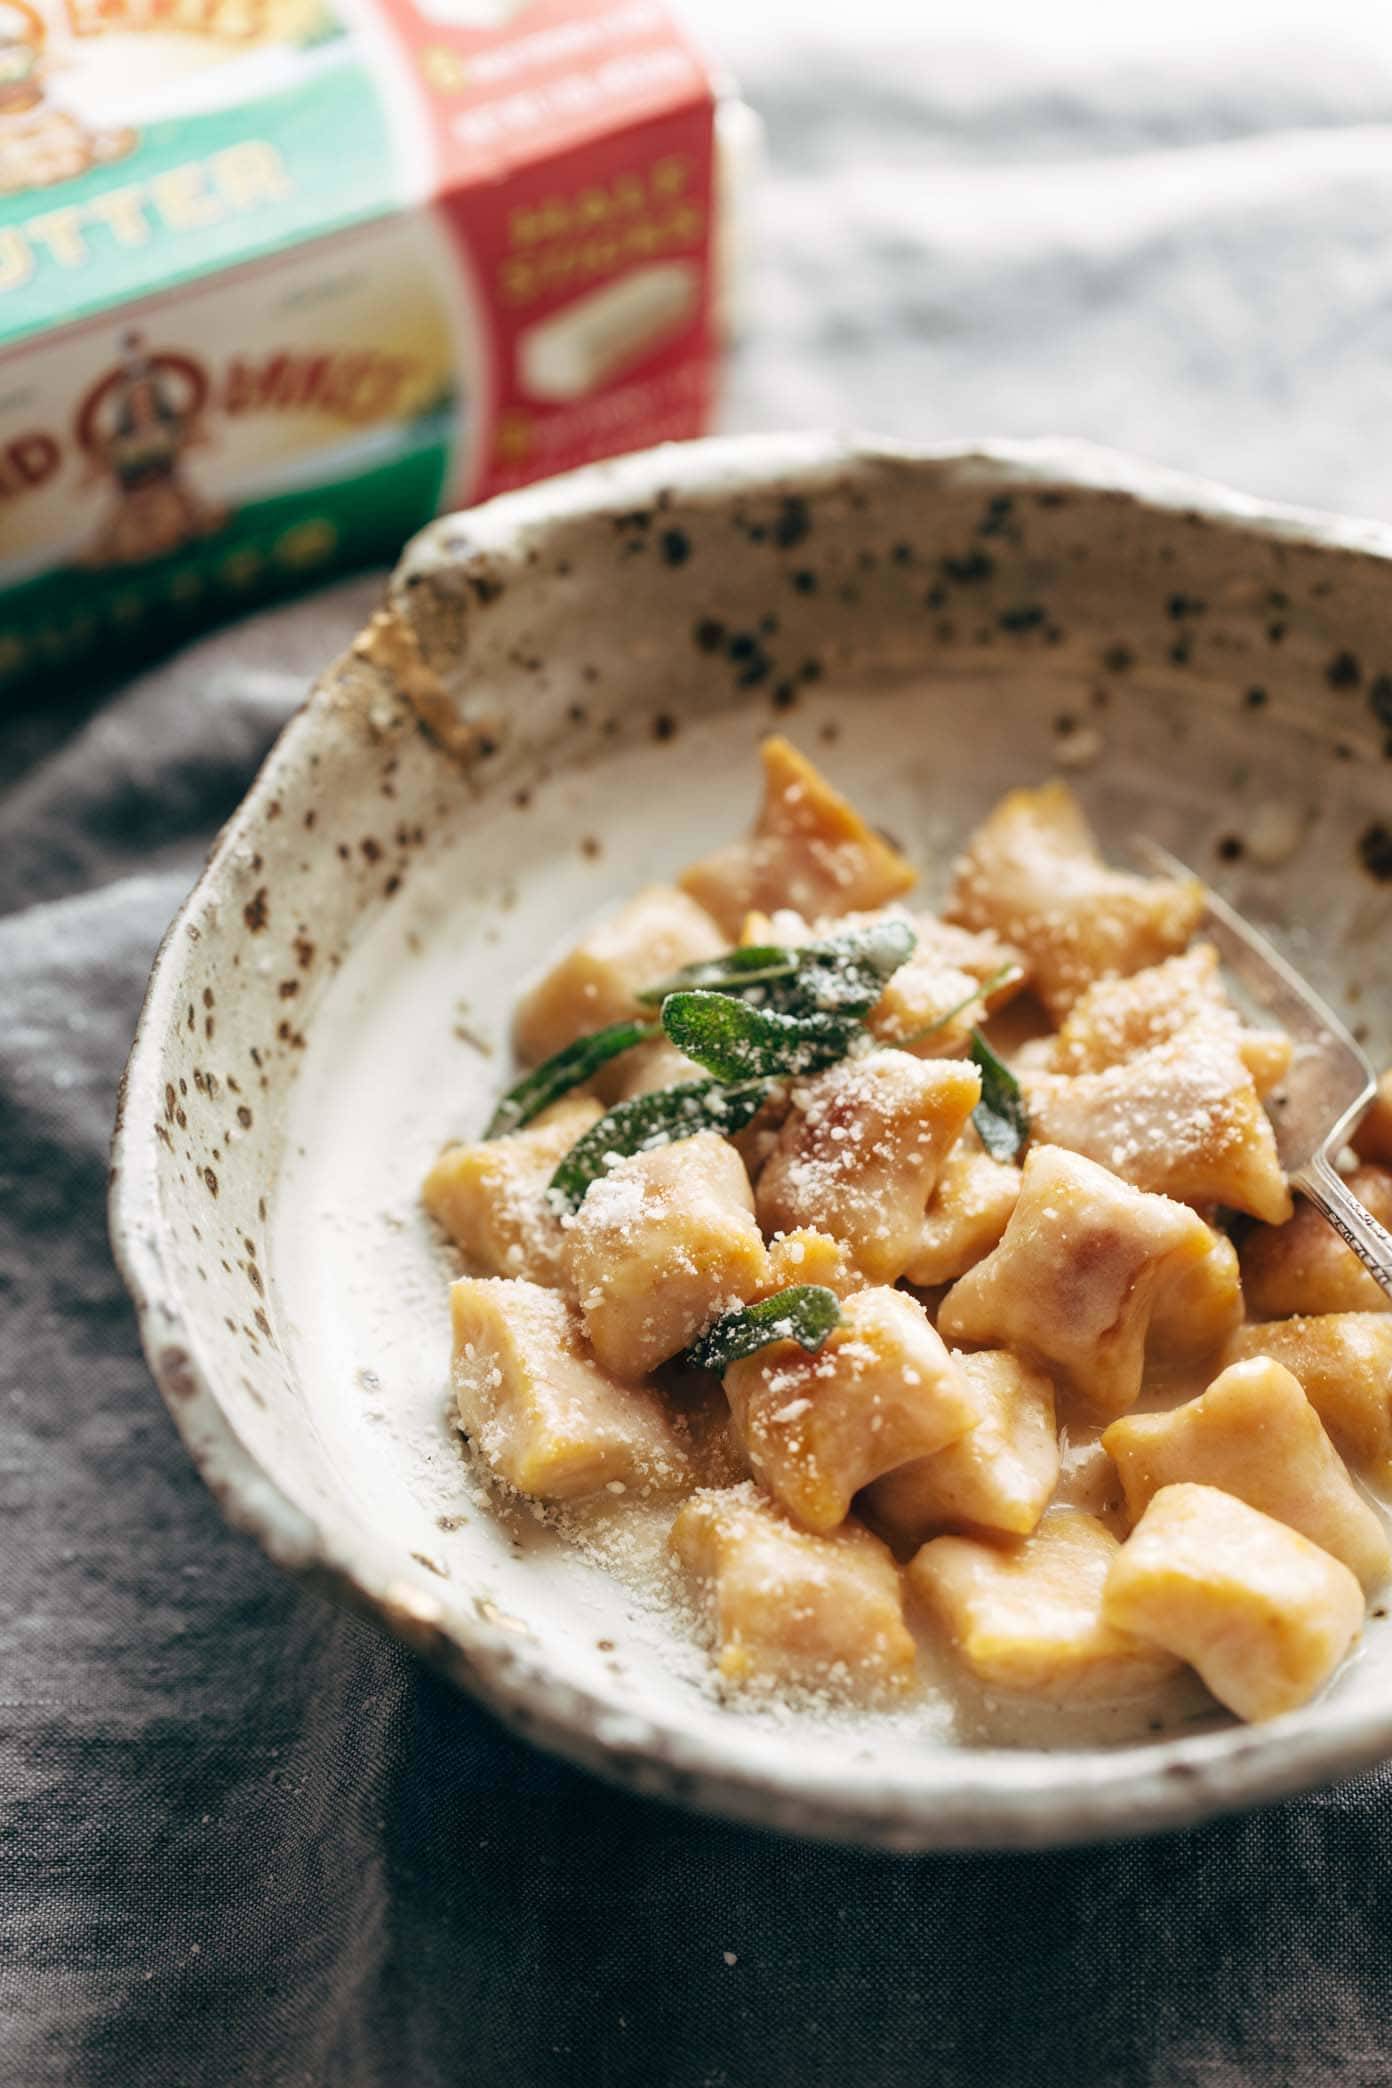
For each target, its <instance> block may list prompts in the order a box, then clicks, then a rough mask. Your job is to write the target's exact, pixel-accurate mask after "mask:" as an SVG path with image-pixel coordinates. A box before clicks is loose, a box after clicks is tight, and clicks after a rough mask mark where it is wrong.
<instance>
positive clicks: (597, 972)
mask: <svg viewBox="0 0 1392 2088" xmlns="http://www.w3.org/2000/svg"><path fill="white" fill-rule="evenodd" d="M724 948H725V938H724V937H723V936H722V934H721V933H720V930H719V929H718V928H717V926H716V924H715V922H714V921H713V920H712V919H711V917H710V915H709V914H708V913H706V912H705V911H704V910H703V909H702V908H701V907H700V906H698V905H697V904H696V902H695V900H694V899H691V898H689V897H688V896H687V894H686V893H685V892H679V891H678V890H677V889H676V888H675V886H673V885H649V886H648V887H647V889H646V890H645V891H642V892H639V893H638V894H637V895H636V897H634V898H632V899H630V900H629V902H628V904H627V905H626V906H621V907H620V908H619V910H618V912H617V913H614V914H611V915H609V917H608V918H607V919H606V920H603V921H601V922H600V923H599V926H598V927H597V928H592V929H591V930H590V932H589V934H588V935H586V936H584V937H583V938H582V939H581V940H580V941H579V942H578V943H577V944H576V945H575V948H574V949H573V950H572V951H571V952H570V954H569V955H568V956H566V957H563V958H562V959H561V961H560V963H559V964H558V965H556V966H555V967H554V969H553V970H551V971H549V972H548V973H547V974H546V977H545V978H544V979H542V980H541V981H540V982H539V983H538V984H537V985H536V986H534V987H533V988H532V990H531V992H530V993H528V994H526V995H525V996H524V998H523V999H522V1001H521V1002H520V1004H519V1006H518V1009H517V1015H516V1019H515V1022H514V1025H513V1036H514V1041H515V1042H516V1045H517V1050H518V1054H519V1056H520V1057H522V1058H523V1059H525V1060H527V1061H529V1062H534V1061H536V1060H538V1059H545V1058H550V1057H551V1055H552V1053H553V1052H556V1051H559V1050H561V1048H562V1047H563V1046H564V1045H566V1044H569V1043H571V1042H572V1041H573V1039H574V1038H576V1037H581V1036H584V1035H585V1034H586V1033H587V1032H588V1031H589V1030H597V1029H603V1028H605V1027H606V1025H607V1024H609V1023H611V1022H623V1021H624V1020H626V1019H627V1018H628V1017H629V1016H632V1015H639V1014H642V1013H643V1012H644V1010H643V1008H642V1005H641V1003H640V1002H639V1001H638V1000H637V998H636V996H637V994H638V993H640V992H641V991H642V990H643V988H644V987H648V986H657V985H660V984H661V982H662V980H663V979H665V978H667V977H669V976H670V974H671V973H672V972H674V971H677V970H679V969H680V968H681V966H682V965H684V964H694V963H695V962H696V961H697V960H698V959H700V958H703V957H718V956H719V954H720V952H721V951H722V950H723V949H724ZM648 1012H651V1011H648Z"/></svg>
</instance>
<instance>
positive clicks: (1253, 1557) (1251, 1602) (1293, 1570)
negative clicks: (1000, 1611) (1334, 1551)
mask: <svg viewBox="0 0 1392 2088" xmlns="http://www.w3.org/2000/svg"><path fill="white" fill-rule="evenodd" d="M1103 1613H1104V1615H1105V1617H1106V1619H1107V1622H1108V1623H1109V1624H1111V1625H1112V1626H1114V1627H1115V1628H1116V1629H1117V1630H1118V1631H1129V1632H1133V1633H1134V1634H1135V1635H1136V1636H1137V1637H1138V1638H1141V1639H1144V1640H1147V1641H1148V1642H1150V1643H1151V1644H1153V1645H1156V1646H1160V1647H1162V1648H1164V1649H1165V1651H1167V1652H1169V1653H1173V1654H1175V1655H1177V1656H1178V1658H1179V1659H1181V1660H1187V1661H1188V1662H1189V1664H1190V1666H1191V1667H1194V1668H1197V1670H1198V1672H1199V1674H1200V1676H1201V1677H1202V1679H1203V1681H1204V1682H1205V1683H1206V1685H1207V1687H1208V1688H1209V1690H1210V1691H1211V1692H1212V1694H1213V1695H1214V1696H1216V1697H1217V1699H1218V1701H1219V1703H1220V1704H1223V1705H1225V1706H1226V1707H1227V1709H1228V1710H1229V1711H1234V1712H1236V1714H1237V1716H1238V1717H1239V1718H1245V1719H1251V1720H1257V1719H1267V1718H1277V1717H1279V1716H1280V1714H1281V1713H1282V1712H1283V1711H1295V1710H1298V1709H1299V1707H1300V1706H1301V1705H1302V1704H1306V1703H1308V1702H1309V1700H1310V1698H1311V1697H1312V1696H1314V1695H1315V1694H1316V1692H1317V1691H1318V1690H1320V1689H1322V1688H1323V1687H1324V1685H1325V1683H1326V1682H1327V1681H1328V1680H1329V1678H1330V1676H1331V1675H1332V1674H1333V1672H1334V1670H1335V1668H1336V1667H1337V1666H1338V1665H1339V1662H1340V1661H1341V1660H1342V1659H1343V1657H1344V1655H1345V1654H1346V1653H1347V1652H1348V1650H1349V1647H1350V1646H1351V1645H1352V1644H1353V1642H1354V1640H1355V1639H1356V1638H1357V1636H1358V1633H1359V1630H1360V1629H1361V1627H1362V1623H1363V1590H1362V1589H1361V1588H1360V1587H1359V1585H1358V1582H1357V1580H1356V1579H1355V1578H1354V1576H1353V1575H1352V1574H1351V1573H1350V1572H1349V1569H1348V1567H1347V1566H1344V1565H1342V1564H1341V1563H1340V1562H1339V1560H1338V1559H1333V1558H1331V1557H1330V1555H1329V1553H1328V1552H1326V1551H1322V1550H1321V1549H1320V1547H1319V1546H1318V1545H1317V1544H1312V1543H1311V1542H1310V1540H1309V1538H1308V1537H1302V1536H1301V1535H1300V1533H1299V1532H1298V1531H1297V1530H1292V1529H1290V1528H1289V1527H1288V1526H1287V1525H1286V1524H1285V1523H1282V1522H1277V1521H1276V1520H1275V1518H1274V1517H1273V1516H1270V1515H1264V1514H1262V1512H1261V1511H1260V1510H1259V1509H1257V1508H1252V1507H1249V1506H1248V1504H1247V1502H1246V1501H1239V1500H1237V1499H1236V1498H1235V1496H1234V1495H1232V1494H1229V1493H1223V1492H1221V1491H1220V1490H1219V1489H1218V1488H1217V1487H1213V1486H1197V1485H1190V1484H1180V1485H1174V1486H1162V1487H1161V1489H1160V1491H1159V1492H1158V1493H1156V1494H1154V1495H1153V1496H1152V1497H1151V1500H1150V1502H1149V1504H1148V1505H1147V1507H1146V1510H1145V1513H1144V1514H1143V1515H1142V1517H1141V1519H1140V1521H1139V1522H1138V1523H1137V1525H1136V1527H1135V1529H1134V1530H1133V1531H1132V1532H1131V1535H1130V1536H1129V1537H1128V1538H1127V1540H1126V1542H1125V1544H1124V1545H1123V1546H1122V1548H1121V1552H1120V1554H1119V1556H1118V1558H1117V1560H1116V1563H1115V1564H1114V1565H1113V1567H1112V1569H1111V1572H1110V1573H1109V1574H1108V1576H1107V1585H1106V1589H1105V1592H1104V1596H1103Z"/></svg>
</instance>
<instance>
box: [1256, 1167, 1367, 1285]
mask: <svg viewBox="0 0 1392 2088" xmlns="http://www.w3.org/2000/svg"><path fill="white" fill-rule="evenodd" d="M1348 1187H1349V1188H1350V1189H1351V1190H1352V1191H1353V1194H1354V1195H1355V1196H1356V1197H1357V1198H1358V1201H1359V1202H1360V1203H1361V1204H1362V1205H1363V1206H1364V1208H1365V1209H1366V1210H1369V1211H1371V1212H1372V1214H1373V1216H1374V1218H1376V1219H1377V1220H1378V1221H1379V1222H1380V1223H1381V1224H1383V1225H1389V1226H1392V1172H1389V1170H1388V1169H1387V1168H1385V1167H1357V1168H1355V1169H1354V1171H1353V1173H1352V1174H1351V1175H1349V1177H1348ZM1242 1287H1243V1290H1244V1292H1245V1293H1246V1298H1247V1309H1248V1311H1249V1312H1250V1313H1251V1315H1252V1317H1253V1319H1287V1318H1290V1317H1291V1316H1293V1315H1294V1314H1296V1313H1305V1314H1319V1313H1326V1312H1392V1298H1389V1297H1388V1295H1387V1293H1386V1291H1385V1290H1384V1289H1383V1287H1382V1285H1381V1284H1380V1283H1379V1282H1378V1281H1377V1279H1376V1277H1374V1276H1370V1275H1369V1273H1368V1271H1367V1270H1366V1269H1365V1268H1364V1266H1363V1264H1362V1262H1361V1261H1360V1260H1359V1259H1358V1256H1357V1255H1356V1254H1355V1253H1354V1251H1353V1249H1352V1248H1351V1247H1346V1246H1345V1245H1344V1243H1343V1241H1342V1240H1341V1239H1340V1238H1339V1235H1338V1234H1337V1233H1336V1232H1335V1230H1334V1228H1333V1226H1332V1225H1331V1224H1330V1223H1329V1221H1328V1220H1327V1219H1325V1218H1322V1217H1321V1216H1320V1214H1319V1212H1318V1211H1317V1210H1316V1209H1315V1207H1314V1205H1313V1204H1308V1203H1306V1202H1304V1201H1303V1199H1302V1200H1301V1201H1300V1202H1299V1203H1297V1204H1296V1207H1295V1216H1294V1217H1293V1218H1289V1219H1287V1221H1286V1223H1285V1224H1284V1225H1279V1226H1278V1225H1259V1226H1258V1227H1257V1228H1256V1229H1255V1231H1253V1232H1250V1233H1249V1234H1248V1235H1247V1238H1246V1239H1245V1240H1244V1241H1243V1243H1242Z"/></svg>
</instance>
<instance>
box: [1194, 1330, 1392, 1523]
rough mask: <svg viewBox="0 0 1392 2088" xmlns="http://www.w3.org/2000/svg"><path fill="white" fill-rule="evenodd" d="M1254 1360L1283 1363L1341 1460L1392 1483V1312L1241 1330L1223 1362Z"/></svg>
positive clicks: (1235, 1335) (1391, 1484)
mask: <svg viewBox="0 0 1392 2088" xmlns="http://www.w3.org/2000/svg"><path fill="white" fill-rule="evenodd" d="M1249 1356H1271V1357H1274V1359H1275V1360H1276V1362H1278V1363H1284V1364H1285V1366H1286V1369H1287V1370H1289V1371H1290V1372H1292V1374H1293V1375H1294V1376H1295V1377H1297V1378H1298V1379H1299V1380H1300V1382H1301V1384H1302V1385H1303V1386H1304V1388H1305V1396H1306V1398H1307V1399H1308V1400H1309V1402H1310V1404H1311V1406H1312V1407H1313V1408H1314V1410H1315V1412H1316V1413H1317V1414H1318V1415H1319V1417H1320V1419H1321V1421H1322V1422H1323V1423H1324V1425H1325V1427H1326V1428H1327V1429H1328V1430H1329V1433H1330V1435H1331V1436H1332V1437H1333V1438H1334V1441H1335V1443H1336V1444H1337V1445H1338V1447H1339V1449H1340V1450H1341V1451H1342V1452H1343V1454H1344V1456H1345V1457H1347V1458H1348V1459H1349V1460H1350V1462H1351V1463H1352V1464H1354V1465H1355V1466H1357V1467H1358V1468H1359V1469H1360V1470H1361V1471H1362V1472H1363V1473H1364V1474H1365V1475H1366V1476H1367V1477H1368V1478H1370V1479H1372V1480H1374V1481H1375V1482H1376V1483H1377V1484H1378V1485H1380V1486H1392V1315H1388V1314H1386V1313H1378V1312H1328V1313H1321V1314H1319V1315H1317V1316H1316V1317H1314V1318H1310V1319H1288V1320H1268V1321H1266V1322H1265V1323H1263V1324H1261V1325H1258V1326H1248V1327H1240V1328H1239V1329H1238V1331H1237V1333H1236V1334H1234V1335H1233V1336H1232V1338H1231V1339H1230V1340H1229V1342H1228V1345H1227V1347H1226V1348H1225V1349H1224V1351H1223V1360H1224V1362H1227V1363H1238V1362H1242V1361H1244V1360H1245V1359H1246V1358H1247V1357H1249Z"/></svg>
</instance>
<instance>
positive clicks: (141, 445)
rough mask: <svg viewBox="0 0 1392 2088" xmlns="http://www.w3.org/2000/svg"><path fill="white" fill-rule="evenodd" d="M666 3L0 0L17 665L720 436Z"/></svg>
mask: <svg viewBox="0 0 1392 2088" xmlns="http://www.w3.org/2000/svg"><path fill="white" fill-rule="evenodd" d="M716 117H717V110H716V104H715V96H714V93H713V90H712V85H711V80H710V77H709V74H708V72H707V71H706V69H705V67H704V66H703V64H702V62H701V60H700V58H699V56H698V55H697V53H696V52H695V50H694V49H693V48H692V46H691V45H690V44H689V43H688V41H687V39H686V37H685V36H684V35H683V33H682V31H681V30H680V28H679V27H678V26H677V24H676V23H675V22H674V21H673V19H672V18H671V17H670V16H669V15H668V13H667V12H666V10H665V9H664V8H663V7H661V6H658V5H654V4H652V0H616V4H607V5H606V4H603V0H0V688H3V687H4V686H11V687H13V686H15V685H17V684H19V683H20V682H22V681H25V680H28V679H29V678H30V677H32V676H35V675H42V674H43V673H44V672H45V671H46V670H48V671H51V670H52V669H53V668H54V667H55V666H58V665H69V664H71V665H78V664H79V663H80V662H81V661H82V660H83V659H84V658H86V657H91V658H93V659H97V660H100V661H102V662H103V663H105V662H107V661H109V660H111V659H112V658H113V657H115V656H117V655H120V654H126V653H129V652H131V651H134V650H137V649H138V650H147V649H150V648H153V647H156V646H159V645H163V644H166V643H168V641H169V640H170V638H171V637H173V636H175V635H178V634H179V633H180V632H181V631H183V630H186V629H187V628H188V627H189V625H190V624H191V623H192V622H193V621H195V620H200V621H201V620H206V619H208V618H211V617H215V616H219V615H225V614H227V613H228V612H229V611H230V610H233V609H235V608H239V607H241V606H243V605H245V604H246V603H247V602H249V601H251V600H254V599H256V598H258V597H264V596H266V595H268V594H271V593H274V592H276V591H278V590H282V589H284V588H286V587H288V586H291V585H294V584H297V583H302V582H303V581H304V580H305V579H306V578H308V577H310V576H317V575H321V574H323V573H326V572H328V571H330V570H332V569H334V568H343V567H347V566H349V565H352V564H357V563H362V562H364V561H368V560H373V559H385V558H389V557H391V556H392V555H394V553H395V552H396V550H397V549H398V548H399V546H400V544H401V543H402V541H403V539H404V538H405V537H407V536H408V535H409V534H410V533H411V531H412V530H414V529H417V528H418V527H420V525H421V524H422V523H423V522H425V521H426V520H428V518H429V517H430V516H431V515H432V514H433V513H435V512H436V511H437V510H438V509H440V508H441V507H446V506H455V505H462V504H465V503H467V502H470V501H474V500H477V499H479V498H481V497H484V496H487V495H488V494H491V493H495V492H498V491H500V490H502V489H504V488H506V487H509V486H516V485H520V484H522V483H523V482H524V481H526V480H528V479H534V478H538V477H541V476H543V475H544V474H547V473H550V472H554V471H560V470H565V469H567V468H569V467H571V466H573V465H577V464H582V463H585V462H587V461H589V460H590V459H592V458H597V457H603V456H609V455H613V454H614V453H616V452H618V451H620V450H628V449H636V448H640V447H642V446H644V445H646V444H648V443H652V442H658V441H663V440H666V439H669V438H674V437H682V436H690V435H697V434H700V433H701V432H702V431H703V430H704V429H705V427H706V425H707V423H708V420H709V416H710V408H711V399H712V392H713V385H714V378H715V366H716V359H717V349H718V340H717V331H718V325H717V322H718V314H717V310H716V305H717V302H718V299H717V295H716V292H717V289H718V285H717V283H716V280H715V277H716V255H717V252H718V251H719V250H721V249H722V248H723V244H724V242H723V237H718V236H717V235H718V233H720V232H721V230H722V228H718V227H717V226H716V225H715V222H714V220H715V216H716V199H717V193H718V182H717V166H716V142H715V130H716Z"/></svg>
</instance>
